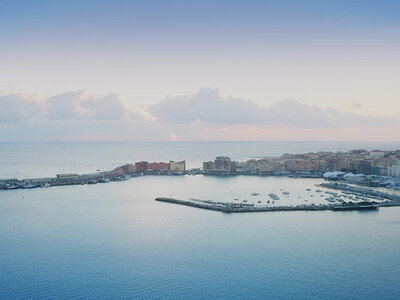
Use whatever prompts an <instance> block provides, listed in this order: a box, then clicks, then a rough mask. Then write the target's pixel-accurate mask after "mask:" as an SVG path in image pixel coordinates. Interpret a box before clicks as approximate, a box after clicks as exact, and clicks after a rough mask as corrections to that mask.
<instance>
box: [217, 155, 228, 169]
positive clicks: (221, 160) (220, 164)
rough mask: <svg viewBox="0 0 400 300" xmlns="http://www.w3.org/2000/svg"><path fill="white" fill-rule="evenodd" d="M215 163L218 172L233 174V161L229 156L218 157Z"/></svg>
mask: <svg viewBox="0 0 400 300" xmlns="http://www.w3.org/2000/svg"><path fill="white" fill-rule="evenodd" d="M214 163H215V171H216V172H231V159H230V158H229V157H228V156H218V157H217V158H216V159H215V161H214Z"/></svg>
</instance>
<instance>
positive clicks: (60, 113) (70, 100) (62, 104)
mask: <svg viewBox="0 0 400 300" xmlns="http://www.w3.org/2000/svg"><path fill="white" fill-rule="evenodd" d="M83 96H84V91H77V92H66V93H63V94H61V95H57V96H54V97H50V98H49V99H47V101H46V104H47V106H48V117H49V118H50V119H85V120H88V119H89V120H90V119H94V120H120V119H122V118H123V117H124V116H125V115H127V114H129V111H128V110H127V109H126V108H125V107H124V105H123V104H122V102H121V101H120V100H119V99H118V95H116V94H109V95H107V96H104V97H100V98H94V97H91V98H86V99H85V98H84V97H83Z"/></svg>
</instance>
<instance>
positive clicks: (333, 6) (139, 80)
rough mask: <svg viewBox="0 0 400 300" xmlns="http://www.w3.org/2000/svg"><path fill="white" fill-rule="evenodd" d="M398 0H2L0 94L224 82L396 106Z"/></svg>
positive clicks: (159, 95) (133, 91)
mask: <svg viewBox="0 0 400 300" xmlns="http://www.w3.org/2000/svg"><path fill="white" fill-rule="evenodd" d="M399 53H400V2H399V1H8V0H0V66H1V67H0V95H7V94H20V95H23V96H24V97H27V98H30V99H36V100H41V101H44V100H45V99H47V98H48V97H51V96H54V95H57V94H61V93H64V92H68V91H79V90H82V89H83V90H86V93H87V95H89V96H91V97H103V96H106V95H108V94H110V93H114V94H117V95H118V98H119V99H120V101H121V102H122V103H123V105H124V106H126V107H127V108H128V109H130V110H132V111H135V112H137V111H141V112H143V111H147V109H146V107H147V106H149V105H153V104H157V103H159V102H160V101H162V100H163V99H165V97H167V96H168V95H170V96H182V95H193V94H194V93H196V92H197V91H199V90H200V89H201V88H211V89H219V90H220V94H221V95H222V97H226V96H227V97H228V98H229V96H232V97H239V98H244V99H249V100H252V101H253V102H254V103H256V104H257V105H258V106H260V107H268V106H270V105H271V104H273V103H275V102H277V101H285V100H287V99H294V100H296V101H299V102H301V103H304V104H306V105H310V106H312V105H317V106H318V107H320V108H321V109H329V107H333V108H334V109H336V110H338V111H340V112H354V113H357V114H359V115H364V116H365V115H376V116H377V117H384V116H388V115H390V116H391V115H393V114H396V113H400V104H399V103H400V84H399V82H400V54H399Z"/></svg>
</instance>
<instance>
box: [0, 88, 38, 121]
mask: <svg viewBox="0 0 400 300" xmlns="http://www.w3.org/2000/svg"><path fill="white" fill-rule="evenodd" d="M40 110H41V109H40V106H39V104H38V103H37V102H35V101H31V100H28V99H25V98H23V97H22V96H18V95H4V96H0V123H15V122H21V121H23V120H26V119H28V118H32V117H33V116H35V115H36V114H38V113H39V112H40Z"/></svg>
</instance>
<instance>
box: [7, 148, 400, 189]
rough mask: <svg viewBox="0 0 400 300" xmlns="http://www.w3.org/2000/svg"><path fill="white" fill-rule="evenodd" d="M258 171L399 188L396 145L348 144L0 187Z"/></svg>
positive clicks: (139, 165) (146, 165)
mask: <svg viewBox="0 0 400 300" xmlns="http://www.w3.org/2000/svg"><path fill="white" fill-rule="evenodd" d="M185 174H188V175H197V174H204V175H214V176H234V175H259V176H289V177H302V178H307V177H310V178H324V179H327V180H340V181H346V182H349V183H355V184H359V185H366V186H382V187H389V188H393V189H399V186H400V150H395V151H384V150H373V151H367V150H351V151H348V152H315V153H305V154H284V155H282V156H280V157H265V158H261V159H250V160H247V161H243V162H240V161H235V160H232V159H231V158H230V157H228V156H218V157H216V158H215V160H213V161H206V162H203V168H202V169H200V168H192V169H190V170H187V168H186V161H179V162H176V161H170V162H147V161H139V162H135V163H130V164H125V165H122V166H120V167H117V168H115V169H113V170H111V171H104V172H96V173H90V174H81V175H80V174H73V173H72V174H57V176H56V177H54V178H26V179H18V178H9V179H0V189H6V190H8V189H19V188H36V187H50V186H60V185H74V184H97V183H108V182H111V181H123V180H127V179H129V178H132V177H136V176H143V175H185Z"/></svg>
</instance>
